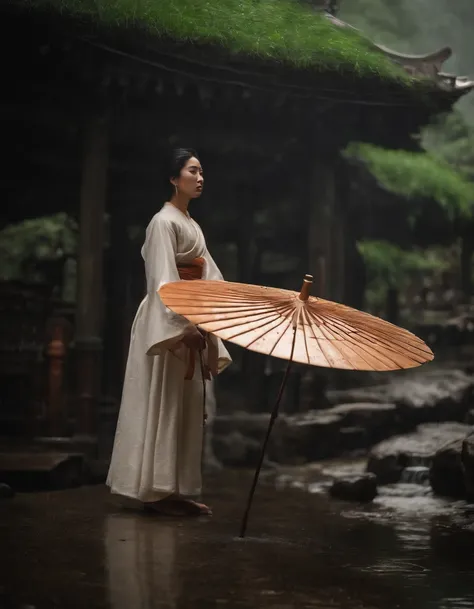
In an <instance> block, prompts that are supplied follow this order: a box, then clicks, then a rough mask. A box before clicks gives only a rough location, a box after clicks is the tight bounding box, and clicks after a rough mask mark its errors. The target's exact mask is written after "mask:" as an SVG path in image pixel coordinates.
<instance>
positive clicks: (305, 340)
mask: <svg viewBox="0 0 474 609" xmlns="http://www.w3.org/2000/svg"><path fill="white" fill-rule="evenodd" d="M302 314H303V318H304V319H303V323H302V324H301V326H302V328H303V330H302V331H303V339H304V348H305V351H306V359H307V361H308V364H311V358H310V356H309V347H308V337H307V336H306V329H305V323H304V322H305V321H306V322H307V321H308V315H307V310H306V307H303V311H302ZM308 325H309V327H310V328H311V324H308ZM318 344H319V343H318ZM323 355H324V353H323ZM324 357H326V356H325V355H324ZM326 361H327V360H326Z"/></svg>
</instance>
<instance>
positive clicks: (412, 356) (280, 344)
mask: <svg viewBox="0 0 474 609" xmlns="http://www.w3.org/2000/svg"><path fill="white" fill-rule="evenodd" d="M311 282H312V277H311V276H308V275H307V276H306V277H305V280H304V283H303V288H302V290H301V292H300V293H299V294H298V293H297V292H293V291H290V290H282V289H278V288H268V287H263V286H256V285H246V284H241V283H231V282H226V281H205V280H197V281H191V282H182V281H180V282H175V283H168V284H165V285H164V286H163V287H162V288H161V289H160V296H161V299H162V300H163V302H164V304H165V305H166V306H167V307H169V308H170V309H171V310H173V311H174V312H175V313H178V314H180V315H183V316H184V317H186V318H187V319H189V321H191V322H192V323H194V324H196V325H198V326H199V327H200V328H202V329H203V330H205V331H206V332H210V333H212V334H215V335H216V336H218V337H219V338H222V339H223V340H227V341H230V342H232V343H235V344H237V345H240V346H241V347H245V348H246V349H250V350H251V351H256V352H258V353H263V354H266V355H272V356H274V357H278V358H281V359H286V360H290V359H291V360H292V361H295V362H298V363H301V364H309V365H312V366H322V367H326V368H340V369H346V370H375V371H384V370H399V369H402V368H413V367H415V366H419V365H420V364H423V363H425V362H429V361H431V360H432V359H433V353H432V351H431V349H430V348H429V347H428V346H427V345H426V344H425V343H424V342H423V341H422V340H421V339H419V338H418V337H416V336H415V335H414V334H412V333H411V332H408V330H404V329H403V328H399V327H398V326H394V325H393V324H391V323H389V322H387V321H384V320H382V319H379V318H378V317H374V316H373V315H369V314H368V313H363V312H362V311H358V310H356V309H352V308H351V307H347V306H345V305H342V304H339V303H336V302H331V301H329V300H323V299H321V298H315V297H313V296H309V287H310V285H311Z"/></svg>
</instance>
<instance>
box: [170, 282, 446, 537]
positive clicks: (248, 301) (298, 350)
mask: <svg viewBox="0 0 474 609" xmlns="http://www.w3.org/2000/svg"><path fill="white" fill-rule="evenodd" d="M312 281H313V278H312V276H311V275H306V276H305V278H304V282H303V287H302V288H301V292H300V293H299V294H298V293H297V292H293V291H290V290H281V289H278V288H268V287H263V286H256V285H248V284H241V283H231V282H227V281H206V280H201V279H198V280H195V281H178V282H173V283H168V284H165V285H164V286H162V287H161V288H160V290H159V294H160V297H161V299H162V301H163V302H164V304H165V305H166V306H167V307H169V308H170V309H171V310H172V311H174V312H175V313H178V314H179V315H183V316H184V317H186V318H187V319H188V320H189V321H191V322H192V323H194V324H196V325H197V326H199V327H200V328H201V329H202V330H204V331H206V332H210V333H212V334H215V335H216V336H218V337H219V338H222V339H223V340H228V341H230V342H233V343H236V344H237V345H240V346H242V347H245V348H246V349H250V350H251V351H256V352H258V353H264V354H267V355H273V356H275V357H279V358H282V359H286V360H288V366H287V369H286V373H285V376H284V378H283V381H282V384H281V387H280V390H279V392H278V397H277V399H276V402H275V405H274V406H273V409H272V413H271V417H270V422H269V425H268V430H267V433H266V436H265V439H264V441H263V446H262V450H261V453H260V459H259V462H258V465H257V469H256V471H255V476H254V479H253V483H252V487H251V489H250V493H249V497H248V500H247V505H246V508H245V513H244V517H243V519H242V525H241V529H240V537H244V536H245V532H246V530H247V521H248V517H249V514H250V508H251V505H252V499H253V496H254V493H255V489H256V487H257V482H258V477H259V474H260V470H261V468H262V464H263V460H264V457H265V450H266V447H267V443H268V439H269V437H270V433H271V430H272V427H273V425H274V422H275V420H276V418H277V416H278V408H279V405H280V401H281V397H282V395H283V391H284V388H285V385H286V381H287V378H288V373H289V371H290V367H291V364H292V362H299V363H302V364H310V365H313V366H323V367H329V368H341V369H346V370H377V371H383V370H400V369H402V368H413V367H415V366H419V365H421V364H424V363H425V362H429V361H431V360H432V359H433V358H434V355H433V352H432V351H431V349H430V348H429V347H428V346H427V345H426V344H425V343H424V342H423V341H422V340H421V339H419V338H418V337H417V336H415V335H414V334H412V333H411V332H408V331H407V330H404V329H402V328H399V327H398V326H394V325H393V324H390V323H388V322H386V321H384V320H382V319H379V318H378V317H374V316H373V315H369V314H368V313H363V312H362V311H358V310H356V309H352V308H350V307H346V306H345V305H342V304H339V303H336V302H330V301H329V300H323V299H321V298H315V297H312V296H310V295H309V290H310V286H311V284H312Z"/></svg>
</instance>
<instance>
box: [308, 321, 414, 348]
mask: <svg viewBox="0 0 474 609" xmlns="http://www.w3.org/2000/svg"><path fill="white" fill-rule="evenodd" d="M316 315H317V316H318V314H316ZM321 320H322V321H323V323H322V324H321V325H325V324H324V322H325V321H328V322H333V323H334V324H335V325H338V326H339V327H340V322H341V321H343V320H341V318H340V317H338V316H335V315H333V314H331V313H329V314H327V315H326V316H325V317H323V318H321ZM338 322H339V324H338ZM355 322H356V323H360V320H357V319H356V320H355ZM343 323H344V325H345V326H347V325H348V324H347V323H346V322H343ZM352 327H353V328H354V330H357V332H358V333H364V334H365V335H366V336H367V338H368V339H369V340H374V339H375V340H378V341H379V342H380V343H383V344H385V345H386V346H387V347H389V348H391V349H392V350H393V351H395V350H394V349H393V343H395V344H396V345H398V346H399V347H401V348H402V349H403V351H404V352H405V351H406V350H407V347H410V348H411V349H420V348H421V345H420V343H421V341H420V340H419V339H418V338H417V337H416V336H414V335H410V334H409V335H408V336H407V339H410V342H408V343H403V342H399V341H401V337H398V336H397V335H395V337H394V336H393V335H392V336H390V335H388V334H386V332H384V331H383V330H372V331H370V330H367V329H364V328H360V327H358V326H356V325H353V326H352ZM382 327H383V326H382ZM395 328H396V329H397V330H398V332H400V331H401V330H403V328H397V327H396V326H395ZM375 331H376V332H380V335H379V336H377V335H376V334H374V332H375ZM405 332H407V333H408V331H407V330H405ZM413 339H415V340H413ZM385 341H387V342H385Z"/></svg>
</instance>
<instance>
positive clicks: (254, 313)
mask: <svg viewBox="0 0 474 609" xmlns="http://www.w3.org/2000/svg"><path fill="white" fill-rule="evenodd" d="M286 309H287V307H285V308H283V307H279V308H278V309H277V308H276V307H274V308H272V309H270V310H269V309H268V308H267V309H266V310H263V311H262V310H260V309H259V310H258V311H254V310H253V309H244V310H242V311H235V310H232V311H208V310H207V309H206V311H203V312H201V313H184V315H190V316H193V317H194V316H196V315H200V316H203V315H212V319H211V320H205V321H201V322H199V323H201V324H204V323H211V322H212V321H220V320H217V319H216V318H215V315H230V314H232V315H233V316H232V317H224V318H222V321H224V320H227V319H229V320H231V319H240V318H241V317H242V313H246V316H245V318H246V319H248V318H249V317H257V316H258V315H264V314H269V315H270V314H273V313H277V314H278V313H279V312H280V311H285V310H286ZM182 314H183V313H181V315H182Z"/></svg>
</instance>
